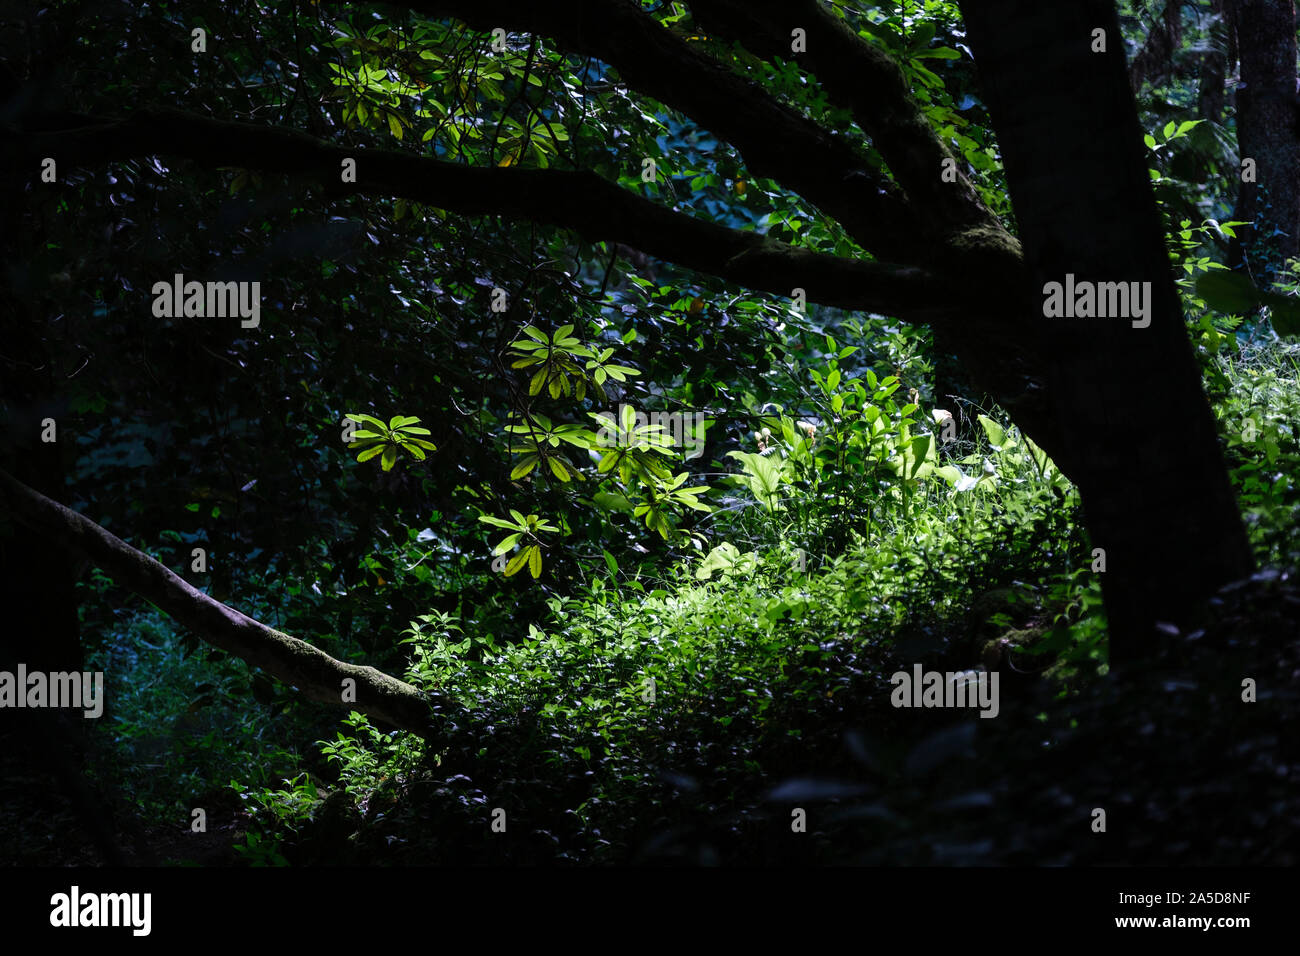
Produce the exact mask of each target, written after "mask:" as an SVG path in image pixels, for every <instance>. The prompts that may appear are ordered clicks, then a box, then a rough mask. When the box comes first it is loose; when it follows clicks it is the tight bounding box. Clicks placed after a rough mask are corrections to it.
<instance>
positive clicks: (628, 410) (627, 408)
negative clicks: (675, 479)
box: [587, 405, 673, 488]
mask: <svg viewBox="0 0 1300 956" xmlns="http://www.w3.org/2000/svg"><path fill="white" fill-rule="evenodd" d="M587 414H588V415H590V416H591V417H592V418H593V419H595V420H596V421H597V422H598V423H599V424H600V431H599V432H597V434H596V436H595V439H594V447H595V448H596V450H598V451H601V450H604V454H602V455H601V458H600V463H599V464H598V465H597V466H596V470H597V471H599V472H600V473H601V474H602V475H604V474H608V473H609V472H611V471H613V470H614V469H616V468H617V469H618V477H619V480H620V481H621V482H622V483H623V485H624V486H625V487H628V488H631V487H632V485H633V478H634V477H635V478H636V479H637V480H639V481H641V482H643V483H645V484H652V483H653V482H654V481H655V480H656V479H661V480H667V479H669V478H671V477H672V472H671V471H670V470H669V469H668V466H667V464H666V463H664V462H663V461H661V460H660V459H658V458H656V457H655V455H662V456H665V457H669V458H671V457H673V451H672V448H673V440H672V438H671V437H670V436H668V435H665V434H664V433H663V430H664V429H663V426H662V425H658V424H647V425H638V424H637V421H636V409H634V408H633V407H632V406H631V405H624V406H623V407H622V419H621V420H618V419H616V418H615V417H614V416H613V415H611V414H610V413H609V412H588V413H587Z"/></svg>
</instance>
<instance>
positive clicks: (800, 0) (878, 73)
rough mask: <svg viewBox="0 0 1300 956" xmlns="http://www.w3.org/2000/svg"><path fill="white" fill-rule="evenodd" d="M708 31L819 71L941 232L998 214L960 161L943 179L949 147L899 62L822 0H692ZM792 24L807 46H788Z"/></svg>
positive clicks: (756, 51) (989, 220)
mask: <svg viewBox="0 0 1300 956" xmlns="http://www.w3.org/2000/svg"><path fill="white" fill-rule="evenodd" d="M690 7H691V9H692V10H693V11H694V12H695V14H696V18H697V20H698V21H699V22H700V24H701V25H702V26H704V27H705V29H707V30H709V31H710V32H711V33H715V34H717V35H719V36H722V37H724V38H726V39H729V40H735V41H738V42H740V43H741V45H742V46H744V47H745V48H746V49H748V50H749V51H750V52H752V53H754V54H756V55H758V56H761V57H763V58H764V59H768V60H770V59H773V58H778V57H779V58H781V59H783V60H786V61H790V62H795V63H798V64H799V65H800V66H802V67H804V68H805V69H807V70H808V71H809V72H810V73H812V74H813V75H814V76H816V77H817V78H818V79H819V80H820V81H821V83H822V86H823V88H824V89H825V90H826V93H827V95H828V96H829V97H830V99H831V101H832V102H835V103H837V104H839V105H841V106H844V107H846V108H848V109H849V110H851V111H852V113H853V118H854V121H855V122H857V124H858V125H859V126H860V127H861V128H862V129H863V131H864V132H866V133H867V135H869V136H870V137H871V141H872V145H874V146H875V148H876V149H877V150H879V151H880V154H881V156H883V157H884V160H885V163H886V164H887V165H888V166H889V169H890V171H891V172H892V173H893V174H894V178H895V179H896V180H897V181H898V182H899V184H900V185H902V187H903V189H904V191H905V192H906V193H907V196H908V198H909V200H911V202H912V204H913V206H914V207H915V208H916V209H917V211H918V212H919V213H920V215H921V217H922V221H923V222H924V223H925V224H926V225H927V226H929V227H930V228H932V229H934V231H935V232H938V233H946V232H949V231H956V230H962V229H964V228H968V227H970V226H975V225H991V224H994V223H995V221H996V220H994V218H993V217H992V215H991V214H990V213H989V212H988V210H987V209H985V207H984V204H983V203H982V202H980V199H979V195H978V194H977V193H976V191H975V188H974V187H973V186H972V185H971V184H970V182H969V180H967V179H966V177H965V176H964V175H963V174H962V173H961V171H960V167H957V173H958V176H957V181H956V182H951V183H948V182H944V181H943V180H942V178H941V173H942V171H943V162H944V160H952V159H953V156H952V153H950V152H949V151H948V148H947V147H946V146H945V145H944V144H943V141H942V140H940V138H939V136H938V134H937V133H936V132H935V130H934V127H933V126H931V125H930V122H929V120H928V119H926V116H925V114H924V113H922V112H921V110H920V108H919V107H918V106H917V104H916V101H915V100H914V99H913V98H912V93H911V90H910V89H909V88H908V85H907V78H906V77H905V76H904V74H903V71H902V69H901V68H900V67H899V65H898V63H897V62H896V61H895V60H894V59H893V57H891V56H890V55H889V54H887V53H885V52H884V51H883V50H880V49H878V48H877V47H875V46H873V45H872V44H870V43H868V42H867V41H865V40H863V39H862V38H861V37H860V36H858V35H857V33H855V32H854V31H853V29H852V28H851V27H850V26H849V25H848V24H847V23H845V22H844V21H843V20H841V19H839V18H838V17H836V16H834V15H833V14H832V13H831V12H830V11H829V10H827V9H826V7H825V5H824V4H822V3H821V2H819V0H690ZM795 29H800V30H803V31H804V34H805V41H806V45H807V48H806V49H805V50H804V51H802V52H800V53H793V52H792V51H791V37H792V35H793V31H794V30H795Z"/></svg>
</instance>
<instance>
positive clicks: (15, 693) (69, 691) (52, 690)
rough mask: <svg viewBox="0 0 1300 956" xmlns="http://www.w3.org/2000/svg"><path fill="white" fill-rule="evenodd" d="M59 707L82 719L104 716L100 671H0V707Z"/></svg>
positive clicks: (21, 666) (23, 666)
mask: <svg viewBox="0 0 1300 956" xmlns="http://www.w3.org/2000/svg"><path fill="white" fill-rule="evenodd" d="M3 707H60V708H65V707H66V708H73V709H78V710H81V711H83V716H85V717H89V718H95V717H99V716H100V715H101V714H103V713H104V672H103V671H94V672H91V671H86V672H85V673H81V672H78V671H54V672H53V673H48V674H47V673H46V672H45V671H28V670H27V665H26V664H19V665H18V670H17V671H16V672H15V671H0V708H3Z"/></svg>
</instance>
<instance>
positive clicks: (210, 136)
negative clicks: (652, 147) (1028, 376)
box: [7, 109, 969, 322]
mask: <svg viewBox="0 0 1300 956" xmlns="http://www.w3.org/2000/svg"><path fill="white" fill-rule="evenodd" d="M76 122H77V123H79V124H80V125H76V126H73V127H72V128H68V129H62V130H51V129H40V130H39V131H24V132H22V133H18V134H11V135H10V136H9V137H7V139H8V144H7V145H8V147H9V149H10V150H11V151H13V150H16V151H17V152H19V153H20V154H22V155H23V156H24V157H25V159H26V161H27V162H28V164H29V168H31V169H32V170H35V169H37V168H38V166H37V161H38V158H39V157H45V156H52V157H55V158H56V159H57V160H58V161H59V162H60V164H62V165H64V166H67V165H73V166H76V165H98V164H102V163H105V162H108V161H111V160H120V159H127V158H134V157H139V156H148V155H170V156H183V157H188V158H190V159H192V160H194V161H196V162H198V163H200V164H202V165H205V166H209V167H212V166H238V167H243V168H249V169H259V170H270V171H279V172H286V173H293V174H297V175H299V176H302V177H304V178H307V179H309V180H313V181H316V182H318V183H321V184H323V185H324V186H325V187H326V188H327V189H328V190H329V191H331V192H332V193H334V194H348V193H353V192H355V193H361V194H365V195H369V196H385V197H404V198H407V199H412V200H415V201H417V202H421V203H426V204H428V205H430V206H433V207H435V208H438V209H443V210H451V211H454V212H458V213H462V214H467V215H502V216H507V217H513V218H522V219H531V220H534V221H540V222H546V223H550V224H553V225H557V226H561V227H565V228H569V229H572V230H574V231H575V232H577V233H578V234H579V235H581V236H583V237H584V238H587V239H589V240H592V241H615V242H622V243H624V244H625V245H628V246H632V247H633V248H636V249H640V250H641V251H643V252H645V253H646V254H648V255H652V256H655V257H657V258H660V259H665V260H667V261H670V262H675V263H677V264H678V265H681V266H685V267H687V268H689V269H694V270H696V271H698V272H704V273H708V274H711V275H715V276H718V277H720V278H723V279H726V280H729V281H733V282H737V283H740V284H742V285H745V286H747V287H749V288H752V289H758V290H763V291H766V292H771V293H774V294H777V295H785V296H789V295H791V294H792V292H793V290H794V289H796V288H800V289H803V290H804V292H805V295H806V297H807V299H808V301H810V302H820V303H822V304H825V305H831V306H837V307H841V308H848V309H858V310H862V311H871V312H879V313H882V314H887V315H895V316H898V317H900V318H903V319H906V320H909V321H915V322H927V321H932V320H934V317H935V316H936V315H938V314H940V313H943V314H948V313H949V312H950V311H951V310H952V309H953V308H954V307H956V306H958V305H960V304H961V302H962V301H964V300H965V299H966V298H967V297H968V296H969V289H967V290H965V291H964V292H963V291H959V289H958V288H957V287H955V286H954V284H953V283H951V282H944V281H940V279H939V276H938V275H937V274H936V273H933V272H930V271H928V270H925V269H920V268H915V267H911V266H902V265H895V264H892V263H886V262H874V261H868V260H862V259H855V258H846V257H840V256H832V255H826V254H822V253H815V252H809V251H806V250H803V249H799V248H796V247H794V246H790V245H788V244H786V243H782V242H778V241H776V240H773V239H768V238H766V237H764V236H760V235H758V234H756V233H753V232H743V231H740V230H736V229H729V228H727V227H726V226H722V225H718V224H717V223H712V222H708V221H706V220H702V219H696V218H694V217H692V216H688V215H686V214H684V213H679V212H676V211H674V210H671V209H666V208H664V207H663V206H660V205H658V204H657V203H654V202H651V201H650V200H647V199H644V198H642V197H640V196H637V195H636V194H635V193H632V192H629V191H628V190H625V189H622V188H620V187H619V186H617V185H615V184H613V183H611V182H609V181H608V180H605V179H602V178H601V177H600V176H597V175H596V174H595V173H591V172H568V171H562V170H549V169H515V168H506V169H502V168H498V167H470V166H464V165H459V164H456V163H448V162H444V161H441V160H436V159H431V158H427V157H420V156H412V155H409V154H404V153H398V152H392V151H387V150H364V149H349V148H345V147H338V146H332V145H329V144H327V143H324V142H322V141H320V140H318V139H315V138H314V137H312V136H309V135H307V134H305V133H303V132H301V131H299V130H293V129H284V128H281V127H272V126H257V125H252V124H247V123H231V122H225V121H221V120H214V119H208V118H206V117H201V116H195V115H192V114H189V113H185V112H182V111H179V110H171V109H157V110H144V111H139V112H137V113H134V114H132V115H131V116H130V117H127V118H125V119H119V120H102V121H95V120H93V118H89V117H79V118H77V120H76ZM35 125H37V126H38V127H39V126H44V125H48V124H42V123H40V122H39V118H36V122H35ZM346 159H352V160H355V161H356V169H357V182H356V183H342V182H340V181H339V180H340V178H341V177H340V172H341V169H342V163H343V161H344V160H346Z"/></svg>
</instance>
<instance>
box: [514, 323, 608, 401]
mask: <svg viewBox="0 0 1300 956" xmlns="http://www.w3.org/2000/svg"><path fill="white" fill-rule="evenodd" d="M572 332H573V326H572V325H562V326H560V327H559V328H558V329H556V330H555V334H554V335H549V336H548V335H547V334H546V333H545V332H543V331H542V330H541V329H538V328H536V327H535V326H531V325H528V326H525V327H524V335H526V336H528V338H526V339H518V340H516V341H514V342H511V343H510V347H511V348H513V349H514V359H515V360H514V361H513V362H512V363H511V364H510V367H511V368H518V369H535V371H534V372H533V377H532V378H531V379H530V380H529V382H528V394H529V395H540V394H541V393H542V389H546V390H547V392H548V393H549V394H550V396H551V398H559V397H560V396H561V395H564V396H566V397H567V396H569V395H574V396H575V397H576V398H577V399H578V400H579V401H581V400H582V399H584V398H586V397H587V375H586V373H585V372H584V371H583V370H582V368H581V367H580V366H579V365H578V360H579V359H594V358H595V357H596V356H595V354H594V353H593V352H592V351H591V349H589V348H587V347H586V346H584V345H583V344H582V342H581V341H579V340H578V339H577V338H576V337H575V336H573V335H572Z"/></svg>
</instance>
